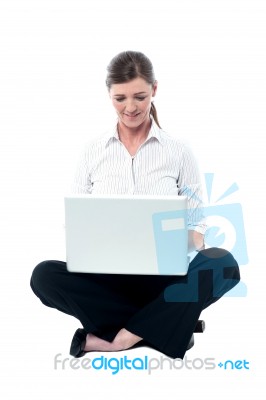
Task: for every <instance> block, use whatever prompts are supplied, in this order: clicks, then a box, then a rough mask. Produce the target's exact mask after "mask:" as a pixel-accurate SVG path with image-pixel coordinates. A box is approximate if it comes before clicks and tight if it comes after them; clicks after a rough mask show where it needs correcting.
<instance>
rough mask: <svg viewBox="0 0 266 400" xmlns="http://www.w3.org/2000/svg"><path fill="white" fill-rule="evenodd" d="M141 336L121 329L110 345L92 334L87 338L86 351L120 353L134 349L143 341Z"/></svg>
mask: <svg viewBox="0 0 266 400" xmlns="http://www.w3.org/2000/svg"><path fill="white" fill-rule="evenodd" d="M141 340H142V338H141V337H140V336H137V335H134V333H131V332H129V331H128V330H126V329H125V328H123V329H121V330H120V331H119V332H118V334H117V335H116V337H115V338H114V340H113V341H112V342H111V343H110V342H107V341H106V340H103V339H100V338H98V337H97V336H95V335H93V334H92V333H88V334H87V337H86V344H85V347H84V351H85V352H87V351H120V350H126V349H129V348H131V347H133V346H134V345H135V344H136V343H138V342H139V341H141Z"/></svg>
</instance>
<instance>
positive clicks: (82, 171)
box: [71, 146, 92, 194]
mask: <svg viewBox="0 0 266 400" xmlns="http://www.w3.org/2000/svg"><path fill="white" fill-rule="evenodd" d="M91 190H92V183H91V173H90V167H89V148H88V146H87V147H86V148H85V149H84V150H83V152H82V154H81V156H80V158H79V162H78V166H77V169H76V173H75V175H74V180H73V183H72V187H71V192H72V193H74V194H85V193H88V194H91Z"/></svg>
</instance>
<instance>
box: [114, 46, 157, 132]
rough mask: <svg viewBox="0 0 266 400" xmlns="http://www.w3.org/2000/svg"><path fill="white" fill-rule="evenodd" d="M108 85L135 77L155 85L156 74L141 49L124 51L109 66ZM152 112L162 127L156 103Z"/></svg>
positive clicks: (152, 106)
mask: <svg viewBox="0 0 266 400" xmlns="http://www.w3.org/2000/svg"><path fill="white" fill-rule="evenodd" d="M107 72H108V73H107V78H106V86H107V88H108V90H110V89H111V86H112V85H114V84H116V83H125V82H129V81H131V80H133V79H135V78H142V79H144V80H145V81H146V82H147V83H149V84H151V85H153V84H154V82H155V75H154V71H153V66H152V63H151V61H150V60H149V59H148V57H146V56H145V54H143V53H141V52H139V51H123V52H122V53H119V54H117V55H116V56H115V57H114V58H113V59H112V60H111V62H110V64H109V65H108V67H107ZM150 114H151V115H152V117H153V118H154V120H155V122H156V124H157V125H158V126H159V128H161V127H160V124H159V121H158V116H157V111H156V108H155V105H154V104H153V103H151V111H150Z"/></svg>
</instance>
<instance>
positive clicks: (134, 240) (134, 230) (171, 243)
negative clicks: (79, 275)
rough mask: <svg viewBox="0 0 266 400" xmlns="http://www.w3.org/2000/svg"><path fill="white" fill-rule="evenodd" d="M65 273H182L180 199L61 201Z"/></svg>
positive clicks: (183, 212) (184, 242)
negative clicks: (63, 202)
mask: <svg viewBox="0 0 266 400" xmlns="http://www.w3.org/2000/svg"><path fill="white" fill-rule="evenodd" d="M65 228H66V261H67V269H68V271H70V272H83V273H109V274H134V275H135V274H138V275H186V274H187V270H188V255H187V253H188V231H187V198H186V197H185V196H137V195H134V196H132V195H131V196H130V195H112V196H110V195H101V196H95V195H89V194H86V195H72V196H67V197H65Z"/></svg>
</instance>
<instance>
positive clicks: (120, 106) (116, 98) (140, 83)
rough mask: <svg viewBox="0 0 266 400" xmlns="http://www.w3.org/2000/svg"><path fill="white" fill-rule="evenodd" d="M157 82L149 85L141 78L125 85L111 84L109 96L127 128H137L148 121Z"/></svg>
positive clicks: (121, 122) (121, 121)
mask: <svg viewBox="0 0 266 400" xmlns="http://www.w3.org/2000/svg"><path fill="white" fill-rule="evenodd" d="M156 90H157V82H155V83H154V85H150V84H149V83H147V82H146V81H145V80H144V79H142V78H139V77H138V78H136V79H133V80H132V81H129V82H126V83H117V84H113V85H112V86H111V88H110V91H109V94H110V98H111V100H112V103H113V106H114V108H115V110H116V113H117V115H118V118H119V123H120V124H122V125H125V126H126V127H127V128H131V129H134V128H138V127H139V126H140V125H142V124H145V123H148V122H149V120H150V109H151V100H152V97H154V96H155V94H156Z"/></svg>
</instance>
